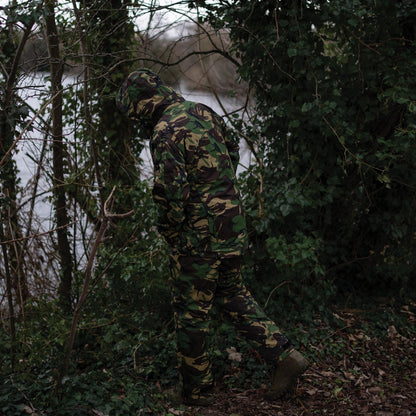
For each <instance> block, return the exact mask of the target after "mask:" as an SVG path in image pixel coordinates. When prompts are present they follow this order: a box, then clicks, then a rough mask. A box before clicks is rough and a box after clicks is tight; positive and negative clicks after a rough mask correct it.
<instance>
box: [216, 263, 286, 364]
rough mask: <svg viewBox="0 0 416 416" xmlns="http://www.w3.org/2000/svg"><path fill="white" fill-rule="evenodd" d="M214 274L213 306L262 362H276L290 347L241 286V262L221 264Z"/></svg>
mask: <svg viewBox="0 0 416 416" xmlns="http://www.w3.org/2000/svg"><path fill="white" fill-rule="evenodd" d="M218 274H219V277H218V284H217V291H216V302H218V304H219V305H220V306H221V308H222V310H223V312H224V313H225V314H226V315H227V316H228V317H229V318H230V319H231V321H232V322H233V324H234V325H235V327H236V328H237V329H238V330H239V331H240V332H241V333H242V334H243V335H244V336H245V337H246V338H247V339H248V340H250V341H252V342H253V343H254V344H255V345H256V346H257V349H258V351H259V353H260V355H261V356H262V357H263V358H264V360H266V361H268V362H274V361H277V360H278V359H279V357H280V356H281V355H282V353H283V352H286V351H288V350H290V349H291V348H292V345H291V343H290V341H289V340H288V339H287V338H286V337H285V336H284V335H282V334H281V332H280V330H279V328H278V327H277V325H276V324H275V323H274V322H273V321H272V320H271V319H269V318H268V317H267V316H266V314H265V313H264V311H263V310H262V308H261V307H260V306H259V305H258V304H257V302H256V301H255V299H254V298H253V296H252V295H251V294H250V292H249V291H248V290H247V289H246V287H245V286H244V285H243V283H242V278H241V258H240V257H236V258H231V259H224V260H222V261H221V264H220V265H219V273H218Z"/></svg>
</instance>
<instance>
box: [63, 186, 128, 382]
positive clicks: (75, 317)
mask: <svg viewBox="0 0 416 416" xmlns="http://www.w3.org/2000/svg"><path fill="white" fill-rule="evenodd" d="M115 188H116V187H115V186H114V187H113V189H112V190H111V193H110V195H109V196H108V198H107V200H106V201H105V203H104V206H103V220H102V222H101V225H100V229H99V230H98V233H97V238H96V239H95V242H94V245H93V247H92V249H91V253H90V256H89V259H88V263H87V268H86V271H85V279H84V285H83V288H82V292H81V296H80V298H79V300H78V303H77V305H76V307H75V310H74V315H73V318H72V326H71V333H70V335H69V339H68V344H67V350H66V357H65V367H64V373H66V372H67V371H68V367H69V360H70V355H71V351H72V348H73V346H74V341H75V335H76V331H77V326H78V321H79V317H80V315H81V308H82V306H83V304H84V302H85V300H86V298H87V294H88V287H89V284H90V281H91V275H92V268H93V265H94V260H95V256H96V254H97V251H98V248H99V246H100V244H101V242H102V241H103V239H104V234H105V231H106V229H107V225H108V222H109V221H110V219H111V218H125V217H128V216H130V215H132V214H133V212H134V210H130V211H129V212H126V213H125V214H112V213H110V212H109V211H108V204H109V203H110V201H111V199H112V197H113V194H114V191H115ZM62 376H63V375H61V380H62ZM61 380H60V381H59V384H60V382H61Z"/></svg>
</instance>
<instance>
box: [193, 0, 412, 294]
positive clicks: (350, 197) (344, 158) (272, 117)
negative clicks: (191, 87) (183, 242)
mask: <svg viewBox="0 0 416 416" xmlns="http://www.w3.org/2000/svg"><path fill="white" fill-rule="evenodd" d="M194 3H196V4H198V5H200V6H201V5H202V6H205V7H206V8H207V19H208V20H209V21H210V22H211V23H212V24H213V25H214V26H215V27H217V28H218V29H219V28H224V27H225V28H227V29H228V30H229V31H230V36H231V39H232V41H233V50H234V53H235V54H236V55H237V56H238V57H239V58H240V59H241V66H240V68H239V70H238V71H239V73H240V75H241V78H242V79H244V80H246V81H248V82H249V83H250V84H251V85H252V86H253V87H254V88H255V94H256V119H255V120H254V122H253V125H250V126H246V127H244V126H243V125H241V124H240V125H239V126H238V127H240V128H242V129H243V130H245V131H244V133H245V136H247V137H250V138H251V139H252V140H253V142H254V143H256V144H257V145H258V147H259V153H258V160H260V161H261V163H259V164H258V165H257V166H256V167H254V168H252V169H250V170H249V171H247V172H246V174H245V176H244V177H243V181H244V183H243V192H244V195H245V196H246V199H245V202H246V206H247V214H248V216H249V217H250V218H249V225H250V234H251V236H252V249H253V250H252V254H253V257H254V259H253V260H252V262H253V263H256V259H261V261H262V262H264V261H266V262H274V261H275V260H277V259H278V260H279V261H280V262H282V263H281V266H282V267H281V268H280V269H281V270H279V273H281V274H282V275H284V276H285V278H286V279H287V278H289V280H290V281H292V282H296V281H297V282H299V283H301V282H302V283H301V284H303V283H304V282H305V279H306V278H307V276H311V275H314V274H315V275H316V274H318V275H322V273H326V277H325V279H326V280H327V282H328V284H333V283H332V282H334V283H336V287H337V288H338V289H340V290H342V291H344V290H354V289H358V288H363V287H364V288H366V289H368V290H372V291H377V290H380V289H382V290H384V289H392V290H397V288H398V287H402V288H405V289H404V290H409V289H411V290H414V284H412V283H411V282H410V281H409V280H408V277H407V276H411V275H414V273H415V267H416V263H415V260H414V259H415V258H416V256H415V250H416V247H415V239H414V233H415V231H416V221H415V216H414V214H413V213H414V210H415V204H416V189H415V183H416V176H415V172H416V169H415V167H416V166H415V160H416V145H415V133H416V118H415V100H416V88H415V83H414V81H413V80H414V79H415V76H416V60H415V59H414V55H415V48H416V43H415V41H416V34H415V27H416V25H415V21H416V7H415V4H414V2H413V1H409V0H403V1H399V2H396V1H392V0H384V1H381V2H376V3H375V2H373V1H369V0H368V1H367V0H362V1H331V2H326V1H308V2H306V1H296V2H294V1H283V2H279V3H278V5H276V2H274V1H262V2H244V1H237V2H233V3H232V4H228V3H227V5H225V3H223V2H218V3H215V4H205V2H203V1H200V2H194ZM259 195H261V198H258V196H259ZM309 241H316V242H319V244H318V245H317V247H318V248H319V251H317V252H314V251H309V249H308V242H309ZM267 242H268V244H269V247H270V244H272V246H273V249H274V250H273V252H272V253H270V250H269V251H268V252H267V255H265V250H267ZM294 242H295V243H294ZM289 245H290V246H291V247H292V249H293V247H295V248H296V252H297V254H298V257H296V260H297V259H298V258H299V259H300V262H299V263H296V262H295V263H296V264H297V267H292V260H294V258H292V259H291V255H289V254H288V253H287V247H288V246H289ZM311 253H314V254H313V256H312V257H311V255H310V254H311ZM302 263H303V265H302V266H301V264H302ZM261 267H262V268H263V270H265V271H267V270H269V269H270V267H269V268H267V267H265V266H264V265H262V266H261ZM283 269H285V270H283ZM288 275H291V276H290V277H288ZM268 276H270V274H269V275H267V274H265V275H262V276H257V278H258V279H259V280H261V281H262V283H261V284H264V281H265V280H270V279H271V278H270V277H268ZM277 282H278V280H277V281H276V283H277ZM309 282H310V283H309V285H313V284H314V283H313V280H312V279H310V280H309ZM315 282H317V285H316V286H317V291H318V292H317V293H319V291H320V290H321V288H320V284H319V282H320V280H316V279H315ZM300 287H301V286H299V287H298V288H300ZM330 292H331V291H330Z"/></svg>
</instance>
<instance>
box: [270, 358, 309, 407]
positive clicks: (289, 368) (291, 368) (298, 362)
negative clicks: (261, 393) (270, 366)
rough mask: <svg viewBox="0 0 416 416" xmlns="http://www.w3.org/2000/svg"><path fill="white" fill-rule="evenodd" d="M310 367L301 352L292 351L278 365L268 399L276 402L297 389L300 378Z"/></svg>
mask: <svg viewBox="0 0 416 416" xmlns="http://www.w3.org/2000/svg"><path fill="white" fill-rule="evenodd" d="M308 367H309V362H308V360H307V359H306V358H305V357H304V356H303V355H302V354H301V353H300V352H299V351H296V350H293V351H291V352H290V353H289V355H288V356H287V357H286V358H284V359H283V360H282V361H281V362H280V363H279V364H278V365H277V368H276V370H275V371H274V374H273V378H272V385H271V387H270V390H269V391H268V392H267V394H266V397H267V399H269V400H276V399H278V398H280V397H282V396H283V395H285V394H286V393H287V392H289V391H291V390H292V389H293V388H294V387H295V385H296V382H297V380H298V378H299V377H300V376H301V375H302V374H303V373H304V372H305V370H306V369H307V368H308Z"/></svg>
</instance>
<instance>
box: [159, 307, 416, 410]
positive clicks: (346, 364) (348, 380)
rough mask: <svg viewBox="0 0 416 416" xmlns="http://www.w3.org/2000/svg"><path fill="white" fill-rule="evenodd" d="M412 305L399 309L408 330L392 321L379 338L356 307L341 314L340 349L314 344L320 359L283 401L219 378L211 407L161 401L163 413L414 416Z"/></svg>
mask: <svg viewBox="0 0 416 416" xmlns="http://www.w3.org/2000/svg"><path fill="white" fill-rule="evenodd" d="M415 306H416V305H412V306H411V307H410V308H409V307H408V306H403V307H402V309H401V313H402V314H403V316H406V319H407V320H408V328H409V331H407V330H406V326H404V327H402V329H401V330H400V331H398V330H397V329H396V327H395V326H394V325H390V326H389V327H388V330H387V333H386V334H385V335H384V336H378V337H374V336H369V335H368V334H366V333H365V331H363V329H362V328H363V326H362V325H360V323H361V322H360V320H361V317H360V311H354V310H351V311H342V312H339V318H340V319H342V320H343V321H344V322H345V328H343V329H341V330H339V331H337V333H336V334H335V339H336V342H337V343H338V344H339V345H343V346H345V347H343V349H342V352H341V353H340V350H339V349H338V350H336V351H335V350H334V351H333V350H332V349H331V343H330V342H329V343H328V340H326V342H325V340H323V342H322V343H321V344H320V345H319V346H315V347H313V348H316V349H320V350H321V351H320V354H319V355H320V356H321V357H323V358H320V359H319V360H317V361H315V362H314V363H313V364H312V365H311V367H310V368H309V370H307V371H306V372H305V374H303V376H302V377H301V378H300V380H299V385H298V387H297V389H296V391H295V392H294V393H293V394H292V395H291V396H290V397H288V398H286V399H285V400H279V401H275V402H269V401H266V400H265V398H264V394H265V391H266V385H263V386H261V387H260V388H256V389H249V390H243V389H238V390H237V389H232V388H229V387H227V386H225V385H224V384H223V383H221V382H219V383H218V384H219V385H218V386H217V387H216V390H215V405H214V406H212V407H206V408H203V407H184V406H180V407H174V406H172V405H170V404H169V403H164V407H165V409H166V413H165V415H169V416H171V415H181V416H270V415H275V416H292V415H305V416H306V415H335V416H338V415H339V416H347V415H357V416H370V415H371V416H413V415H414V416H416V364H415V363H416V335H415V331H414V328H415V325H416V315H415V312H416V311H415ZM412 311H413V312H412ZM364 327H365V326H364ZM412 328H413V330H412ZM400 332H401V333H400ZM330 337H332V338H333V334H332V335H331V336H328V338H330ZM322 349H323V350H324V351H322Z"/></svg>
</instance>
